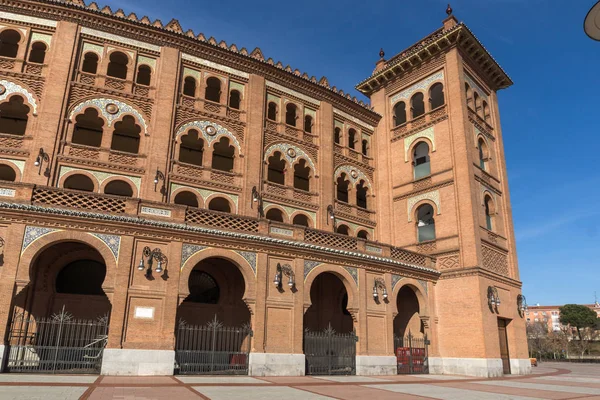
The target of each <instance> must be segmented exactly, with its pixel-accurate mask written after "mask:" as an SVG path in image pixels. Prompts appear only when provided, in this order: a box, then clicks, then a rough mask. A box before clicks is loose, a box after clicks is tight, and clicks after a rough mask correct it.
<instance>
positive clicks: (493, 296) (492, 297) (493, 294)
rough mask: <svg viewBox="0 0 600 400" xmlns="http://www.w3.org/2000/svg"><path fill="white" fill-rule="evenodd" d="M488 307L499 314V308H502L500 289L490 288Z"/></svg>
mask: <svg viewBox="0 0 600 400" xmlns="http://www.w3.org/2000/svg"><path fill="white" fill-rule="evenodd" d="M487 298H488V306H489V307H490V310H492V312H494V311H496V312H498V307H499V306H500V295H499V294H498V288H497V287H495V286H488V293H487Z"/></svg>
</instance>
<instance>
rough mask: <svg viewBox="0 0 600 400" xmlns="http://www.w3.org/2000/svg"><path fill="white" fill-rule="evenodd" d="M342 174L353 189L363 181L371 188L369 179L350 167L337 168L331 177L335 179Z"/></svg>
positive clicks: (358, 170)
mask: <svg viewBox="0 0 600 400" xmlns="http://www.w3.org/2000/svg"><path fill="white" fill-rule="evenodd" d="M342 173H345V174H346V177H347V178H348V179H349V180H350V183H351V184H352V186H353V187H356V185H357V184H358V183H359V182H360V181H361V180H363V181H365V182H366V184H367V186H368V187H369V188H372V187H373V186H372V185H371V180H370V179H369V177H368V176H367V175H366V174H365V173H364V172H362V171H361V170H360V169H358V168H355V167H353V166H352V165H342V166H339V167H337V168H336V170H335V173H334V174H333V176H334V177H335V178H336V179H337V178H339V176H340V175H341V174H342ZM371 190H372V189H371Z"/></svg>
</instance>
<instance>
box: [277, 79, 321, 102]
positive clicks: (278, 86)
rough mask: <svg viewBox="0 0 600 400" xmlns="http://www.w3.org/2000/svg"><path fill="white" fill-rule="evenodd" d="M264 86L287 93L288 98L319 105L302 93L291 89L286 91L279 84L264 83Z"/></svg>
mask: <svg viewBox="0 0 600 400" xmlns="http://www.w3.org/2000/svg"><path fill="white" fill-rule="evenodd" d="M266 85H267V87H271V88H273V89H276V90H279V91H280V92H283V93H287V94H289V95H290V96H294V97H297V98H299V99H301V100H304V101H306V102H308V103H312V104H315V105H317V106H319V105H321V102H320V101H319V100H316V99H313V98H312V97H308V96H305V95H303V94H302V93H299V92H296V91H295V90H292V89H288V88H286V87H285V86H281V85H279V84H277V83H275V82H271V81H266Z"/></svg>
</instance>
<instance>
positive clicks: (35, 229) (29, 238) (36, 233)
mask: <svg viewBox="0 0 600 400" xmlns="http://www.w3.org/2000/svg"><path fill="white" fill-rule="evenodd" d="M58 231H59V229H52V228H43V227H39V226H26V227H25V234H24V235H23V246H21V254H23V252H24V251H25V250H26V249H27V248H28V247H29V246H30V245H31V243H33V242H35V241H36V240H38V239H39V238H41V237H42V236H45V235H47V234H49V233H52V232H58Z"/></svg>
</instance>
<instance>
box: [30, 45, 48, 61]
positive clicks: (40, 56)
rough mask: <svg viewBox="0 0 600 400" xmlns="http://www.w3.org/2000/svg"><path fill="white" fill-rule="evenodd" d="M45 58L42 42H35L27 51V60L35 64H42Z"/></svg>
mask: <svg viewBox="0 0 600 400" xmlns="http://www.w3.org/2000/svg"><path fill="white" fill-rule="evenodd" d="M45 59H46V44H45V43H42V42H35V43H34V44H32V45H31V51H30V52H29V62H30V63H36V64H43V63H44V60H45Z"/></svg>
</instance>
